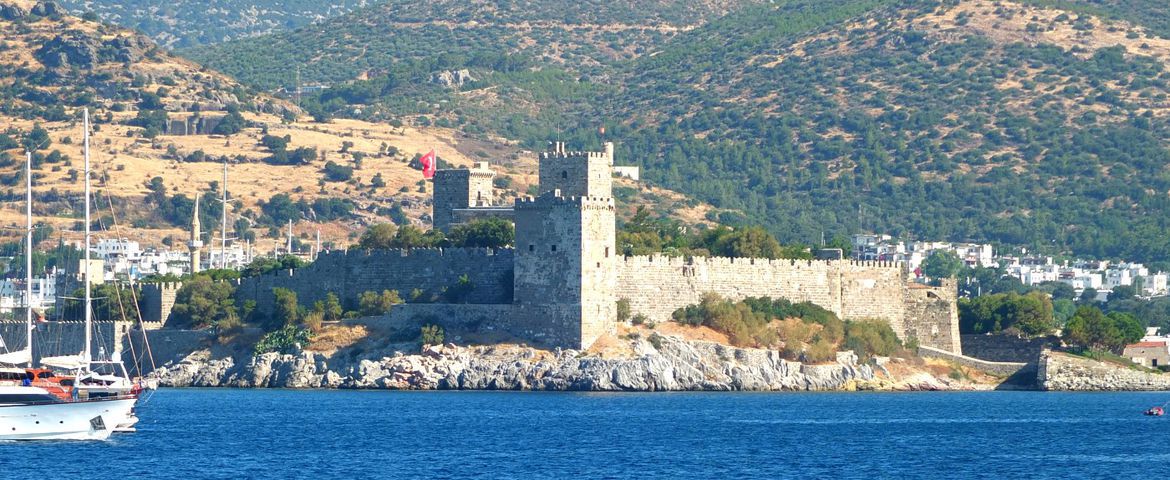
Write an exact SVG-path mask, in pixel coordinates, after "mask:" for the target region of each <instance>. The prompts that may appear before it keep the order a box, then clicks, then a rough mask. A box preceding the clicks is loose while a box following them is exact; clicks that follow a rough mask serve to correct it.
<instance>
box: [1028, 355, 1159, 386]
mask: <svg viewBox="0 0 1170 480" xmlns="http://www.w3.org/2000/svg"><path fill="white" fill-rule="evenodd" d="M1036 383H1037V385H1039V386H1040V389H1041V390H1048V391H1068V392H1113V391H1161V390H1170V374H1165V373H1153V372H1148V371H1143V370H1138V369H1134V368H1130V367H1127V366H1123V365H1117V364H1113V363H1109V362H1100V361H1096V360H1092V359H1088V358H1082V357H1076V356H1073V355H1069V354H1066V353H1059V352H1052V351H1045V352H1043V353H1042V354H1041V355H1040V365H1039V368H1038V372H1037V382H1036Z"/></svg>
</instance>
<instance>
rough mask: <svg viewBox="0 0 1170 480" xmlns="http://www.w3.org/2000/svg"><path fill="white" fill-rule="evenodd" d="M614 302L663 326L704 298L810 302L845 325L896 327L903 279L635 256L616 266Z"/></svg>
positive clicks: (844, 265) (840, 264) (825, 266)
mask: <svg viewBox="0 0 1170 480" xmlns="http://www.w3.org/2000/svg"><path fill="white" fill-rule="evenodd" d="M616 263H617V270H618V275H617V278H618V280H617V297H618V298H625V299H628V300H629V301H630V307H631V312H632V313H635V314H636V313H641V314H643V315H645V316H647V317H649V318H650V319H651V320H657V321H665V320H668V319H669V318H670V315H671V314H672V313H674V311H675V310H677V309H679V308H681V307H685V306H687V305H692V304H696V303H699V300H700V299H701V298H702V296H703V294H705V293H708V292H713V293H716V294H719V295H720V296H722V297H724V298H727V299H731V300H741V299H744V298H747V297H765V296H766V297H773V298H786V299H788V300H791V301H793V302H812V303H815V304H817V305H820V306H821V307H824V308H826V309H828V310H831V311H833V312H834V313H836V314H838V315H839V316H841V317H842V318H845V319H867V318H873V319H884V320H889V321H894V320H897V321H899V322H900V321H901V319H902V316H903V311H904V306H903V291H904V289H905V282H904V276H903V272H902V268H901V266H899V265H898V264H895V263H889V262H855V261H825V260H767V259H753V258H724V257H694V258H683V257H664V256H656V255H653V256H634V257H625V258H618V259H617V262H616Z"/></svg>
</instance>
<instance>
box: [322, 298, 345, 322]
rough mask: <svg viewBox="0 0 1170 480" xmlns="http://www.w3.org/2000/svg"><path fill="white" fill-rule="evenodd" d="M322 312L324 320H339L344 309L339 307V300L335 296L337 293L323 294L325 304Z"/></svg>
mask: <svg viewBox="0 0 1170 480" xmlns="http://www.w3.org/2000/svg"><path fill="white" fill-rule="evenodd" d="M322 313H323V314H324V315H325V320H329V321H337V320H341V315H342V314H343V313H345V310H344V309H342V308H341V301H340V300H339V299H338V298H337V294H335V293H333V292H329V293H327V294H325V305H324V308H323V311H322Z"/></svg>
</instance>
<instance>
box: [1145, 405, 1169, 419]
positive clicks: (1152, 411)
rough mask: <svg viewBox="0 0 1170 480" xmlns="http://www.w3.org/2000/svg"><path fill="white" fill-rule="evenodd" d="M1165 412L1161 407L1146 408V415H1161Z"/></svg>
mask: <svg viewBox="0 0 1170 480" xmlns="http://www.w3.org/2000/svg"><path fill="white" fill-rule="evenodd" d="M1165 414H1166V411H1165V410H1163V409H1162V407H1154V408H1151V409H1149V410H1146V415H1149V416H1151V417H1161V416H1162V415H1165Z"/></svg>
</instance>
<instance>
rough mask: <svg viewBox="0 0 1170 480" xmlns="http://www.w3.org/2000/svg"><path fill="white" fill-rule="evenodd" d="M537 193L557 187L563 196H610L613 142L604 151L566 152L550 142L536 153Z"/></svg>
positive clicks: (559, 143)
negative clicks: (538, 155) (537, 158)
mask: <svg viewBox="0 0 1170 480" xmlns="http://www.w3.org/2000/svg"><path fill="white" fill-rule="evenodd" d="M539 177H540V192H539V193H540V194H544V193H547V192H552V191H554V190H560V191H561V195H563V196H565V197H597V198H610V197H613V144H612V143H606V144H605V151H604V152H570V151H567V150H565V144H564V142H551V143H550V144H549V150H548V151H547V152H543V153H541V154H540V175H539Z"/></svg>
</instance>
